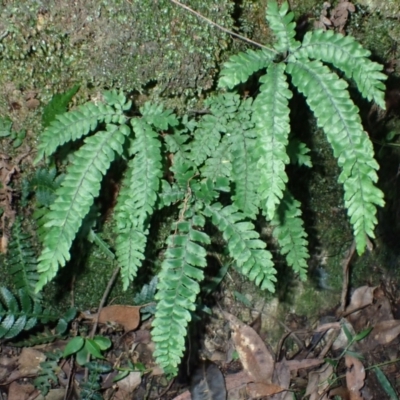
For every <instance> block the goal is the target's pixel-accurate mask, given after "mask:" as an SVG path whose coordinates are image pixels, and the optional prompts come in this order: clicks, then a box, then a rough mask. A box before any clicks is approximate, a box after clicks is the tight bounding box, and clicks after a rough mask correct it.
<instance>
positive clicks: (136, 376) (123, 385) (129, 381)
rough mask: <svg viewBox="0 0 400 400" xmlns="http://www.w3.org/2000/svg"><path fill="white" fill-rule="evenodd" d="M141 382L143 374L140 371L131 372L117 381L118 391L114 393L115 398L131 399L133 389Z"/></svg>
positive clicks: (119, 399)
mask: <svg viewBox="0 0 400 400" xmlns="http://www.w3.org/2000/svg"><path fill="white" fill-rule="evenodd" d="M141 382H142V374H141V373H140V372H130V373H129V375H128V376H126V377H125V378H124V379H121V380H120V381H118V382H117V386H118V391H117V392H116V393H115V394H114V399H116V400H125V399H131V398H132V393H133V391H134V390H135V389H136V388H137V387H138V386H139V385H140V383H141Z"/></svg>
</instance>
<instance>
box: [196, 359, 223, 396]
mask: <svg viewBox="0 0 400 400" xmlns="http://www.w3.org/2000/svg"><path fill="white" fill-rule="evenodd" d="M190 393H191V395H192V400H225V399H226V388H225V380H224V376H223V375H222V372H221V371H220V370H219V369H218V367H217V366H216V365H215V364H214V363H211V362H207V363H202V364H201V365H200V366H199V367H198V368H197V369H196V370H195V371H194V374H193V376H192V382H191V387H190Z"/></svg>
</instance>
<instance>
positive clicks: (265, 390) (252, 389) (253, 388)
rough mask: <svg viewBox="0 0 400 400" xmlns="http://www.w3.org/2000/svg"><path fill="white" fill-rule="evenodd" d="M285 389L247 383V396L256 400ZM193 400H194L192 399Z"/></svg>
mask: <svg viewBox="0 0 400 400" xmlns="http://www.w3.org/2000/svg"><path fill="white" fill-rule="evenodd" d="M284 390H285V389H284V388H282V387H280V386H279V385H274V384H273V383H254V382H251V383H248V384H247V394H248V395H249V396H250V398H252V399H258V398H260V397H265V396H272V395H274V394H277V393H280V392H283V391H284ZM193 400H195V399H193Z"/></svg>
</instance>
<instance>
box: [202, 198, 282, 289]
mask: <svg viewBox="0 0 400 400" xmlns="http://www.w3.org/2000/svg"><path fill="white" fill-rule="evenodd" d="M204 214H205V215H206V216H208V217H211V218H212V222H213V224H214V225H215V226H216V227H217V228H218V229H219V230H220V231H221V232H222V233H223V237H224V239H225V241H226V242H227V244H228V250H229V254H230V255H231V257H232V258H233V259H234V260H235V261H236V264H237V266H238V268H239V269H240V271H241V273H242V274H243V275H244V276H246V277H247V278H249V279H250V280H252V281H254V282H255V283H256V285H260V286H261V288H262V289H268V290H269V291H270V292H274V291H275V287H274V282H276V277H275V274H276V270H275V268H274V264H273V262H272V256H271V253H270V252H269V251H268V250H266V249H265V247H266V246H265V243H264V242H263V241H261V240H260V239H259V234H258V233H257V232H256V231H255V230H254V225H253V224H252V223H251V222H247V221H245V215H244V214H242V213H240V212H238V210H237V209H236V207H234V206H227V207H224V208H223V207H222V205H221V204H219V203H216V204H213V205H211V206H205V209H204Z"/></svg>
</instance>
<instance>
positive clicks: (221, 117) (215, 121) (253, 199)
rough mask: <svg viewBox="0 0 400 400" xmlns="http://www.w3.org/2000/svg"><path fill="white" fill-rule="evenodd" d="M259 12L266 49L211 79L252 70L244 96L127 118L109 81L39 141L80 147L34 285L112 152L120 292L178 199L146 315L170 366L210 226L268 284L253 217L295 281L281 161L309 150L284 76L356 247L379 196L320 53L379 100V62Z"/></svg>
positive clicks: (301, 241) (367, 153) (74, 226)
mask: <svg viewBox="0 0 400 400" xmlns="http://www.w3.org/2000/svg"><path fill="white" fill-rule="evenodd" d="M267 21H268V23H269V25H270V27H271V29H272V31H273V33H274V34H275V37H276V42H275V45H274V48H273V49H267V48H263V49H262V50H248V51H247V52H245V53H240V54H238V55H234V56H232V57H231V58H230V60H229V61H228V62H227V63H226V64H225V65H224V67H223V69H222V71H221V77H220V80H219V86H220V87H221V88H224V89H233V88H234V87H235V86H236V85H238V84H239V83H245V82H246V81H247V80H248V79H249V78H250V76H251V75H252V74H254V73H255V72H259V76H260V77H259V82H260V88H259V93H258V95H257V96H256V97H255V98H254V99H252V98H247V99H241V98H240V96H239V95H238V94H235V93H234V92H222V93H220V94H217V95H214V96H210V97H209V98H208V99H206V100H205V103H204V106H205V109H206V110H207V111H206V113H205V114H201V115H198V116H194V117H189V116H187V115H186V116H183V117H182V118H180V119H178V118H177V117H176V116H175V115H174V114H173V113H172V111H170V110H164V109H163V107H162V106H161V105H159V104H152V103H146V104H145V105H144V106H143V107H142V108H140V110H139V111H140V115H139V116H134V117H132V116H131V114H130V113H129V112H128V111H129V110H130V108H131V103H130V101H127V99H126V97H125V96H124V95H123V94H122V93H117V92H116V91H108V92H105V93H104V95H103V98H102V99H101V101H98V102H97V103H94V102H89V103H87V104H84V105H82V106H80V107H79V108H78V109H76V110H74V111H71V112H68V113H65V114H62V115H59V116H57V117H56V119H55V120H54V121H53V122H51V124H50V126H49V127H48V128H47V129H46V130H45V131H44V132H43V134H42V135H41V137H40V144H39V155H38V160H41V159H42V158H43V157H48V156H50V155H51V154H52V153H54V151H55V150H56V149H57V148H58V147H59V146H62V145H63V144H64V143H67V142H70V141H75V140H80V141H81V144H82V143H83V144H82V145H81V146H80V147H79V150H77V151H76V153H75V154H74V158H73V162H72V164H71V165H70V166H68V167H67V170H66V173H65V178H64V179H63V180H62V182H61V184H60V186H59V187H57V188H56V189H55V193H54V195H55V200H54V202H52V203H51V205H50V210H49V212H48V213H47V214H46V215H45V219H44V229H45V232H44V235H43V250H42V253H41V255H40V257H39V264H38V272H39V274H40V278H39V281H38V283H37V286H36V290H37V291H40V290H41V289H42V288H43V286H44V285H45V284H46V283H47V282H49V281H50V280H51V279H53V278H54V276H55V275H56V273H57V271H58V270H59V268H60V267H63V266H65V265H66V263H67V262H68V261H69V260H70V258H71V254H70V249H71V245H72V242H73V241H74V239H75V237H76V235H77V232H78V230H79V228H80V226H81V224H82V221H83V220H84V218H85V217H86V215H87V214H88V212H89V211H90V209H91V206H92V204H93V202H94V199H95V198H96V197H97V196H98V195H99V192H100V187H101V184H102V180H103V177H104V175H105V173H106V172H107V170H108V169H109V168H110V164H111V163H112V162H113V161H114V160H115V159H117V158H119V159H122V160H125V164H126V172H125V176H124V178H123V180H122V183H121V188H120V191H119V195H118V199H117V204H116V207H115V210H114V231H115V237H116V239H115V243H114V246H115V253H116V256H117V261H118V263H119V265H120V267H121V276H122V281H123V285H124V287H125V288H127V287H128V285H129V284H130V282H131V281H132V280H133V279H134V278H135V276H136V274H137V272H138V269H139V268H140V266H141V264H142V262H143V260H144V259H145V251H146V243H147V237H148V235H149V230H150V227H151V224H152V217H153V214H154V212H155V210H160V209H162V208H163V207H167V206H171V205H172V206H175V208H176V209H177V212H178V216H177V218H176V221H175V222H174V223H173V225H172V226H171V232H170V236H169V238H168V240H167V243H166V246H167V249H166V251H165V256H164V260H163V262H162V266H161V271H160V272H159V274H158V284H157V289H158V292H157V294H156V300H157V308H156V314H155V318H154V321H153V339H154V342H155V343H156V351H155V356H156V359H157V361H158V362H159V363H160V365H161V366H162V367H163V368H164V370H165V371H166V372H167V373H170V374H176V372H177V367H178V364H179V362H180V360H181V357H182V355H183V352H184V349H185V336H186V333H187V325H188V323H189V321H190V320H191V312H192V311H193V310H194V309H195V302H196V296H197V294H198V293H199V291H200V284H201V281H202V280H203V279H204V273H203V269H204V267H205V266H206V264H207V259H206V255H207V247H208V244H209V243H210V237H209V236H208V233H207V228H208V226H209V224H213V225H214V226H215V227H216V228H217V229H219V231H220V232H221V234H222V236H223V238H224V239H225V241H226V243H227V246H226V247H227V250H228V253H229V255H230V256H231V258H232V260H233V262H234V264H235V265H236V267H237V269H238V270H239V271H241V272H242V274H243V275H245V276H246V277H248V278H249V279H250V280H252V281H254V282H255V283H256V284H257V285H259V286H260V287H261V288H263V289H268V290H270V291H274V284H275V282H276V270H275V268H274V264H273V261H272V256H271V253H270V252H269V250H268V249H267V248H266V245H265V243H264V241H262V240H261V239H260V235H259V233H258V232H257V229H256V228H255V224H254V222H255V221H256V219H259V216H260V214H262V215H264V216H265V219H266V221H267V222H270V223H271V225H272V227H273V228H274V230H273V236H274V237H275V239H276V241H277V243H278V245H279V246H280V251H281V253H282V254H283V255H284V256H285V257H286V260H287V264H288V265H289V266H290V267H292V268H293V270H294V271H295V272H296V273H297V274H298V275H299V277H300V278H301V279H305V278H306V272H307V258H308V248H307V246H308V242H307V234H306V231H305V229H304V224H303V220H302V218H301V205H300V203H299V202H298V201H297V200H295V199H294V197H293V196H292V195H291V193H290V192H289V191H288V188H287V182H288V175H287V172H286V170H287V168H286V167H287V165H288V164H289V163H293V164H297V165H300V166H301V165H306V166H309V167H310V166H311V165H312V164H311V158H310V155H309V149H308V148H307V146H306V145H305V144H304V143H302V142H301V141H299V139H297V138H296V137H293V135H292V134H291V131H290V119H289V114H290V108H289V100H290V98H291V97H292V92H291V91H290V89H289V84H288V81H289V79H290V81H291V82H292V84H293V85H294V86H296V87H297V88H298V90H299V91H300V92H301V93H303V94H304V95H305V97H306V100H307V102H308V104H309V106H310V109H311V110H312V111H313V112H314V114H315V116H316V118H317V123H318V125H319V126H320V127H321V128H323V130H324V131H325V132H326V135H327V138H328V141H329V142H330V143H331V145H332V148H333V152H334V155H335V157H336V158H337V160H338V164H339V166H340V168H341V171H342V172H341V175H340V178H339V181H340V183H342V184H343V187H344V192H345V195H344V200H345V205H346V207H347V209H348V214H349V217H350V222H351V224H352V226H353V228H354V236H355V240H356V243H357V250H358V252H359V253H362V252H363V251H364V249H365V246H366V242H367V240H368V239H367V238H368V237H373V235H374V233H373V229H374V227H375V225H376V207H377V206H381V205H383V196H382V193H381V191H380V190H379V189H378V188H377V187H376V186H375V183H376V180H377V174H376V171H377V169H378V165H377V163H376V161H375V159H374V154H373V149H372V144H371V142H370V140H369V138H368V135H367V134H366V132H364V130H363V128H362V125H361V120H360V116H359V110H358V108H357V107H356V106H355V105H354V103H353V102H352V100H351V98H350V96H349V93H348V91H347V83H346V81H345V80H344V79H343V78H341V77H339V76H338V75H337V74H336V73H335V72H334V71H333V70H331V69H329V68H328V66H327V65H325V64H323V63H327V64H328V65H333V66H334V67H336V68H337V69H339V70H342V71H343V73H344V76H345V77H346V78H348V79H353V80H354V82H355V84H356V85H357V87H358V88H359V90H360V92H361V94H362V95H363V96H364V97H365V98H366V99H368V100H374V101H375V102H376V103H377V104H378V105H380V106H382V107H383V106H384V100H383V96H384V95H383V88H384V86H383V83H382V81H383V80H384V78H385V76H384V75H383V74H382V73H381V72H380V71H381V67H380V66H379V65H378V64H376V63H374V62H372V61H370V60H369V59H368V57H369V52H368V51H367V50H365V49H363V48H362V47H361V46H360V45H359V44H358V43H357V42H356V41H355V40H354V39H353V38H351V37H343V36H341V35H339V34H335V33H332V32H321V31H316V32H310V33H307V34H306V36H305V38H304V41H303V43H300V42H298V41H296V40H295V23H294V22H293V14H292V13H288V5H287V3H284V4H283V5H282V6H281V7H280V8H279V7H278V5H277V3H276V2H275V1H270V2H269V3H268V8H267ZM289 77H290V78H289ZM85 136H86V138H84V139H83V137H85ZM207 221H208V222H207Z"/></svg>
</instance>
